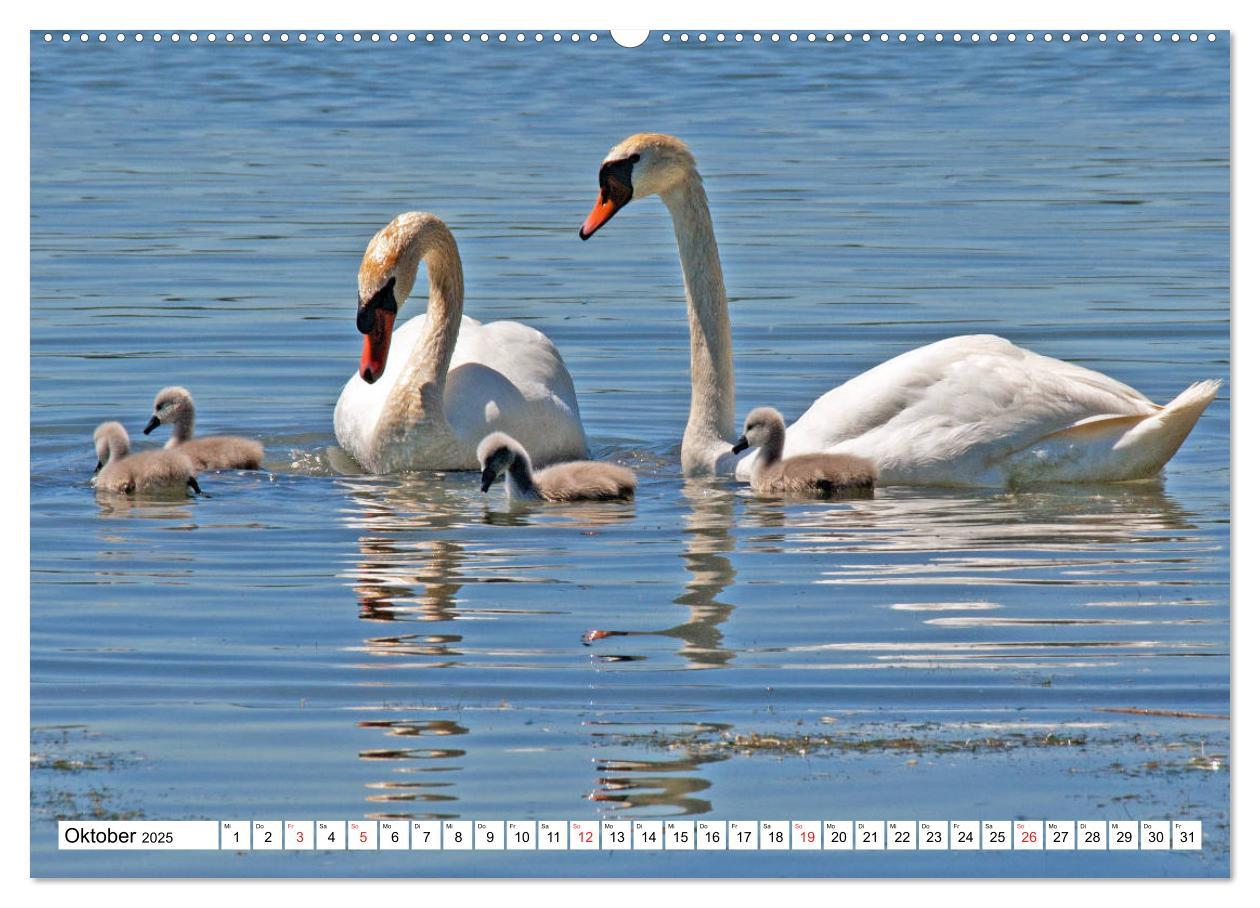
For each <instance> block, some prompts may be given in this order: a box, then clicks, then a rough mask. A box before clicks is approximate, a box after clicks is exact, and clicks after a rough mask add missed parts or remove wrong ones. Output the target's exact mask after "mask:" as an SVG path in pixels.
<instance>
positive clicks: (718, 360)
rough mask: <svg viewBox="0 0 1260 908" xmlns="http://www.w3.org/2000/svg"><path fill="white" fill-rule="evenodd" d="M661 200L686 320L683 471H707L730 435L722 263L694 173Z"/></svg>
mask: <svg viewBox="0 0 1260 908" xmlns="http://www.w3.org/2000/svg"><path fill="white" fill-rule="evenodd" d="M661 199H662V200H663V201H664V202H665V206H666V207H667V208H668V209H669V213H670V215H671V216H672V217H673V220H674V236H675V238H676V239H677V241H678V257H679V259H680V260H681V261H682V270H683V284H684V285H685V287H686V292H687V317H688V321H689V322H690V325H691V413H690V415H689V416H688V417H687V430H686V431H685V432H684V433H683V443H682V465H683V472H684V473H687V474H696V473H712V472H714V467H715V459H716V458H717V457H718V456H721V455H722V454H724V453H729V444H730V441H729V439H730V438H731V437H732V436H733V435H734V434H735V432H734V427H735V368H734V366H733V365H732V361H731V321H730V315H729V313H728V312H727V306H726V284H725V283H724V282H723V280H722V262H721V260H720V259H719V258H718V248H717V240H716V239H715V238H714V235H713V219H712V218H711V217H710V216H709V200H708V197H707V196H706V195H705V192H704V186H703V185H702V183H701V181H700V175H699V174H698V173H695V172H692V173H691V174H689V175H688V177H687V178H686V179H684V180H683V181H682V183H680V184H679V185H678V186H676V187H674V188H672V189H670V190H668V191H667V192H664V193H662V194H661Z"/></svg>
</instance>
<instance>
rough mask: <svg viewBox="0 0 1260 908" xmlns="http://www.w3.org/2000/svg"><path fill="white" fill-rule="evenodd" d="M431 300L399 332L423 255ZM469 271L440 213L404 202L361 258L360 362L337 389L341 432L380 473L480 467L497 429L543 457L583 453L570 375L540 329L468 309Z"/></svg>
mask: <svg viewBox="0 0 1260 908" xmlns="http://www.w3.org/2000/svg"><path fill="white" fill-rule="evenodd" d="M422 261H423V262H424V263H425V266H426V268H427V270H428V273H429V309H428V311H427V312H426V313H425V314H424V315H422V316H418V317H417V318H413V319H411V320H410V321H409V322H407V323H406V324H405V325H403V326H402V328H400V329H399V330H398V331H397V332H396V333H395V332H394V319H395V317H396V316H397V314H398V310H399V308H401V306H402V305H403V303H404V302H406V300H407V297H408V296H409V295H410V294H411V288H412V286H413V285H414V284H415V282H416V274H417V272H418V270H419V268H420V263H421V262H422ZM463 313H464V271H463V266H462V265H461V263H460V259H459V249H458V248H457V247H456V245H455V237H453V236H452V235H451V232H450V230H448V229H447V227H446V225H445V224H444V223H442V221H441V219H440V218H438V217H435V216H434V215H431V214H426V213H424V212H421V211H411V212H408V213H406V214H400V215H399V216H398V217H396V218H394V219H393V220H392V221H390V222H389V224H387V225H386V226H385V227H383V228H382V229H381V231H380V232H379V233H377V234H376V236H374V237H372V241H371V242H370V243H368V247H367V251H366V252H365V253H364V254H363V262H362V264H361V265H360V266H359V309H358V319H357V323H358V328H359V331H360V332H361V333H362V334H364V335H365V337H364V340H363V357H362V360H361V362H360V364H359V371H358V373H357V374H355V375H354V376H352V377H351V379H350V380H349V381H348V382H346V386H345V387H344V388H343V389H342V391H341V397H340V398H339V399H338V400H337V409H336V412H335V413H334V414H333V425H334V428H335V429H336V433H337V442H338V443H339V444H340V445H341V447H342V448H344V449H345V450H346V451H347V452H349V453H350V455H351V456H353V457H354V459H355V460H357V461H358V462H359V463H360V464H362V465H363V467H365V468H366V469H368V470H370V471H372V472H374V473H396V472H401V471H404V470H476V469H480V465H479V463H478V460H477V444H478V443H479V442H480V441H481V439H483V438H485V437H486V436H487V435H488V434H490V433H491V432H506V433H508V434H509V435H511V436H513V437H514V438H516V439H517V440H518V441H519V442H520V443H521V444H522V445H524V446H525V449H526V450H527V451H528V452H529V455H530V457H531V458H532V459H533V461H534V462H535V463H538V464H540V465H545V464H548V463H555V462H556V461H560V460H572V459H575V458H581V457H584V456H586V435H585V433H584V432H583V431H582V421H581V417H580V416H579V414H578V404H577V395H576V394H574V391H573V379H572V378H570V377H569V372H568V370H567V369H566V368H565V366H564V361H563V360H562V359H561V358H560V353H559V351H557V350H556V348H555V345H554V344H552V343H551V341H550V340H548V339H547V337H546V336H545V335H544V334H542V333H541V332H540V331H536V330H535V329H533V328H529V327H526V326H525V325H522V324H520V323H518V322H491V323H490V324H488V325H483V324H481V323H480V322H478V321H475V320H474V319H471V318H468V317H466V316H465V315H464V314H463Z"/></svg>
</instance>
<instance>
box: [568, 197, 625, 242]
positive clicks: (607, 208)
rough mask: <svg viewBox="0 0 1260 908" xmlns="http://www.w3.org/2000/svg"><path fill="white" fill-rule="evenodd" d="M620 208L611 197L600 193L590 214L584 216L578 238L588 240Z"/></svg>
mask: <svg viewBox="0 0 1260 908" xmlns="http://www.w3.org/2000/svg"><path fill="white" fill-rule="evenodd" d="M620 208H621V205H618V204H617V203H616V202H615V201H613V199H612V197H611V196H608V195H605V194H604V193H602V192H601V193H600V194H599V198H598V199H597V200H596V202H595V207H594V208H592V209H591V213H590V214H588V215H587V216H586V220H585V221H583V222H582V226H581V227H579V228H578V236H579V237H581V238H582V239H584V240H589V239H590V238H591V235H592V234H593V233H594V232H595V231H596V230H598V229H599V228H601V227H603V226H604V225H605V224H607V223H608V222H609V221H611V220H612V216H613V215H614V214H616V213H617V211H618V209H620Z"/></svg>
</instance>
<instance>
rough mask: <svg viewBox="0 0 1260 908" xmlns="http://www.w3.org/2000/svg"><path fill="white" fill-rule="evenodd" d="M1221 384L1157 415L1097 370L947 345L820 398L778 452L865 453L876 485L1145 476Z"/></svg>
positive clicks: (984, 346)
mask: <svg viewBox="0 0 1260 908" xmlns="http://www.w3.org/2000/svg"><path fill="white" fill-rule="evenodd" d="M1218 384H1219V383H1217V382H1202V383H1199V384H1198V385H1195V386H1192V388H1191V389H1190V390H1189V391H1187V392H1186V393H1185V394H1183V395H1182V397H1181V398H1178V399H1177V400H1176V401H1174V402H1173V403H1172V404H1170V405H1169V406H1168V407H1167V408H1164V407H1160V406H1157V405H1156V404H1154V403H1152V402H1151V401H1150V400H1149V399H1147V398H1146V397H1145V396H1144V395H1142V394H1141V393H1139V392H1138V391H1135V390H1134V389H1133V388H1131V387H1129V386H1128V385H1125V384H1123V383H1121V382H1119V381H1116V380H1115V379H1113V378H1109V377H1108V376H1106V375H1103V374H1102V373H1100V372H1095V371H1093V370H1091V369H1086V368H1084V367H1082V366H1077V365H1074V364H1072V363H1067V362H1063V361H1062V360H1057V359H1053V358H1051V357H1048V356H1042V355H1040V354H1037V353H1033V352H1031V351H1029V350H1025V349H1023V348H1021V347H1017V346H1015V345H1014V344H1012V343H1011V342H1010V341H1008V340H1006V339H1004V338H1001V337H995V336H993V335H966V336H962V337H951V338H948V339H946V340H942V341H937V342H936V343H934V344H929V345H927V346H925V347H919V348H917V349H915V350H911V351H909V352H907V353H903V354H901V355H900V356H896V357H894V358H893V359H890V360H888V361H887V362H884V363H881V364H880V365H878V366H876V367H874V368H873V369H869V370H868V371H866V372H863V373H862V374H860V375H858V376H856V377H854V378H852V379H850V380H849V381H847V382H845V383H844V384H842V385H840V386H838V387H836V388H833V389H832V390H830V391H828V392H827V393H826V394H824V395H823V396H822V397H820V398H818V400H816V401H815V402H814V403H813V405H812V406H811V407H810V408H809V409H808V410H807V411H806V412H805V413H804V415H802V416H801V418H800V419H798V420H797V421H796V422H795V423H793V424H792V426H790V427H789V429H788V433H787V444H786V448H785V451H784V456H785V457H794V456H796V455H799V454H807V453H814V452H829V453H847V454H857V455H861V456H864V457H869V458H871V459H872V460H874V461H875V463H876V465H877V466H878V468H879V471H880V481H881V483H882V484H890V483H909V484H945V485H1006V484H1009V483H1012V482H1037V481H1064V480H1073V481H1107V480H1117V479H1139V478H1146V477H1149V476H1153V475H1154V474H1155V473H1157V472H1158V471H1159V469H1160V468H1161V467H1162V466H1163V464H1164V463H1165V462H1166V461H1167V459H1168V458H1169V457H1171V456H1172V455H1173V453H1175V452H1176V450H1177V448H1178V446H1180V444H1181V442H1182V441H1183V440H1184V439H1185V436H1186V434H1187V433H1188V432H1189V430H1190V428H1191V427H1193V425H1194V421H1195V420H1196V419H1197V418H1198V416H1199V414H1200V413H1201V412H1202V411H1203V408H1204V407H1205V406H1207V404H1208V403H1209V402H1211V400H1212V398H1213V397H1214V396H1215V393H1216V389H1217V386H1218ZM1104 423H1105V425H1104ZM726 465H727V466H728V468H729V467H730V466H734V461H733V460H731V461H728V462H727V464H726ZM735 472H736V475H737V476H739V477H740V478H747V476H749V475H750V473H751V462H750V461H749V460H748V459H747V458H744V459H742V460H741V461H740V462H739V464H738V466H737V467H735Z"/></svg>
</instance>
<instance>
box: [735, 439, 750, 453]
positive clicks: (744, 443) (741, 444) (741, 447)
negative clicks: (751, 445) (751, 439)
mask: <svg viewBox="0 0 1260 908" xmlns="http://www.w3.org/2000/svg"><path fill="white" fill-rule="evenodd" d="M746 450H748V436H747V435H741V436H739V439H738V440H737V441H736V442H735V447H733V448H731V453H732V454H738V453H739V452H740V451H746Z"/></svg>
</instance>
